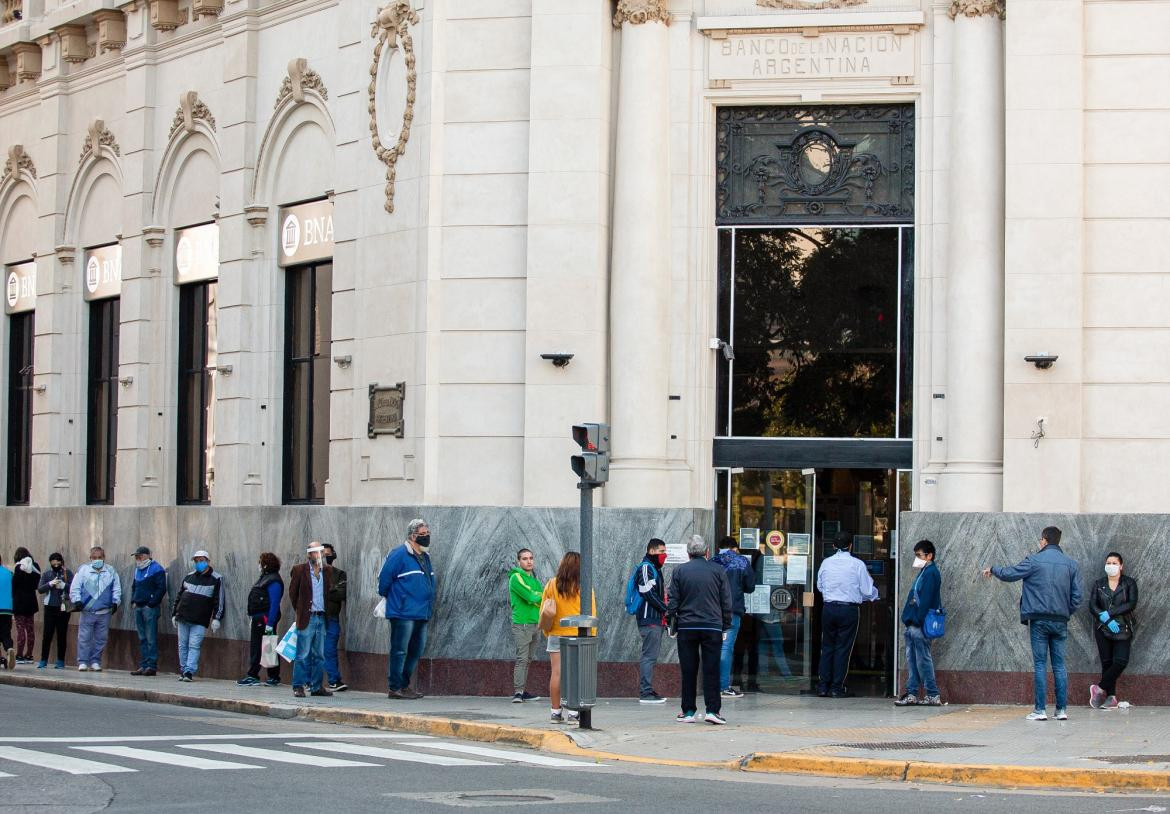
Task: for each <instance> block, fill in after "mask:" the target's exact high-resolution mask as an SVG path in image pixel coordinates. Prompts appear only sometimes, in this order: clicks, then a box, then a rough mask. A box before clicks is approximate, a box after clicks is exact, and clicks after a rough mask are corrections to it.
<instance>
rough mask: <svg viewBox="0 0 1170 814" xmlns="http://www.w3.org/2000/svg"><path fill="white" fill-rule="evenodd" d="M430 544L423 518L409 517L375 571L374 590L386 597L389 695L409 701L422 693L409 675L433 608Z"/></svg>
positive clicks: (420, 651)
mask: <svg viewBox="0 0 1170 814" xmlns="http://www.w3.org/2000/svg"><path fill="white" fill-rule="evenodd" d="M430 544H431V532H430V529H429V528H428V527H427V523H426V521H425V520H422V519H415V520H411V521H410V525H409V527H408V528H407V534H406V542H404V543H403V544H402V545H401V546H398V547H397V548H395V549H394V550H393V551H391V552H390V553H389V554H388V555H387V556H386V561H385V562H384V563H382V571H381V573H379V574H378V594H379V595H380V596H382V597H383V598H385V600H386V618H387V619H388V620H389V622H390V655H389V659H388V662H389V663H388V666H387V670H386V684H387V685H388V687H389V691H388V692H387V697H389V698H395V699H400V700H405V701H413V700H416V699H419V698H422V697H423V695H422V693H420V692H418V691H417V690H414V689H412V688H411V686H410V679H411V676H412V675H413V674H414V669H415V668H416V667H417V666H418V662H419V659H420V658H421V657H422V653H423V649H424V648H425V647H426V644H427V623H428V622H429V621H430V619H431V614H432V613H433V612H434V605H435V571H434V569H433V568H432V567H431V557H430V555H429V554H427V549H428V548H429V547H430Z"/></svg>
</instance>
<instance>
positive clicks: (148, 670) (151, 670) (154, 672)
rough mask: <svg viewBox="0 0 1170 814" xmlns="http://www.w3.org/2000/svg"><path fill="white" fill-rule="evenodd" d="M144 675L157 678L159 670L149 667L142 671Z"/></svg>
mask: <svg viewBox="0 0 1170 814" xmlns="http://www.w3.org/2000/svg"><path fill="white" fill-rule="evenodd" d="M142 674H143V675H144V676H148V677H149V676H156V675H158V670H156V669H154V668H153V667H147V668H146V669H145V670H143V671H142Z"/></svg>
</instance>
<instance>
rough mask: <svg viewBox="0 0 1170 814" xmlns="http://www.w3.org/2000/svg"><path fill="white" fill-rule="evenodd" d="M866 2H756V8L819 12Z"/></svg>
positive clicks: (828, 0)
mask: <svg viewBox="0 0 1170 814" xmlns="http://www.w3.org/2000/svg"><path fill="white" fill-rule="evenodd" d="M865 2H866V0H756V5H757V6H762V7H763V8H787V9H803V10H805V11H820V10H821V9H827V8H848V7H849V6H861V5H864V4H865Z"/></svg>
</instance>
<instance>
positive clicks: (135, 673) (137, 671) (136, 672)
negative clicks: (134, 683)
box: [130, 667, 145, 676]
mask: <svg viewBox="0 0 1170 814" xmlns="http://www.w3.org/2000/svg"><path fill="white" fill-rule="evenodd" d="M143 672H145V671H144V670H143V669H142V668H141V667H139V668H138V669H137V670H131V671H130V675H132V676H140V675H142V674H143Z"/></svg>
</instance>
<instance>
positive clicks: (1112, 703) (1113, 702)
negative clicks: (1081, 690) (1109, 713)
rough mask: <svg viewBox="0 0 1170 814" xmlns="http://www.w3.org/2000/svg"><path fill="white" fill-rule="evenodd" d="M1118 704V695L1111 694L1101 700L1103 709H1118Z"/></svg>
mask: <svg viewBox="0 0 1170 814" xmlns="http://www.w3.org/2000/svg"><path fill="white" fill-rule="evenodd" d="M1117 706H1118V704H1117V696H1116V695H1110V696H1109V697H1108V698H1106V699H1105V700H1104V701H1102V702H1101V709H1117Z"/></svg>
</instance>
